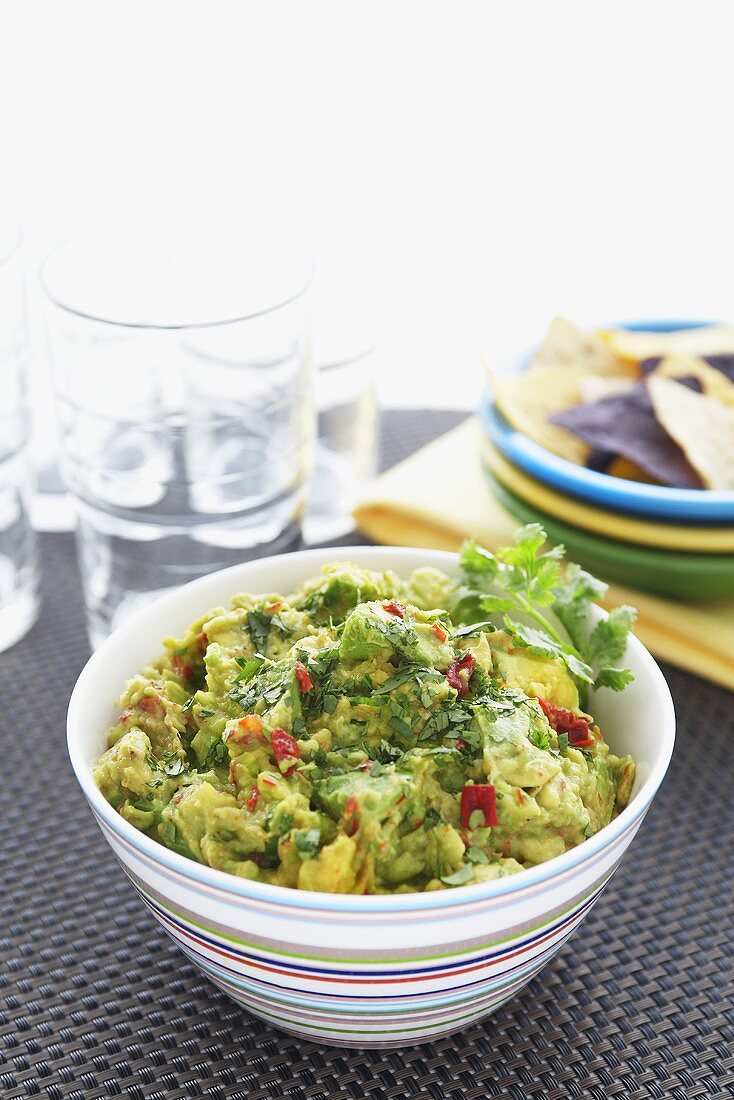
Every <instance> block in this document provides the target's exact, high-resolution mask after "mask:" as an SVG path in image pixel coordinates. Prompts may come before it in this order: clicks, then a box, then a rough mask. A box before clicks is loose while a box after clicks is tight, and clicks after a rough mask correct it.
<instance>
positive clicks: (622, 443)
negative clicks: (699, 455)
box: [552, 379, 701, 489]
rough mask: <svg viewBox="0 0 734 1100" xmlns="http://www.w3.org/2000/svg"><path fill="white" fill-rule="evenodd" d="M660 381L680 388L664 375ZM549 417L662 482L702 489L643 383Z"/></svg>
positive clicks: (599, 448) (693, 470) (678, 384)
mask: <svg viewBox="0 0 734 1100" xmlns="http://www.w3.org/2000/svg"><path fill="white" fill-rule="evenodd" d="M660 381H663V382H666V383H667V384H669V385H675V386H678V387H679V388H681V389H683V388H684V387H682V386H680V383H678V382H669V380H668V379H660ZM552 421H553V423H554V424H557V425H558V426H559V427H563V428H566V429H568V430H569V431H571V432H574V433H575V434H576V435H578V436H579V437H580V438H581V439H583V440H584V441H585V442H586V443H588V444H590V446H591V447H594V448H596V449H598V450H601V451H608V452H611V453H612V454H614V455H617V456H618V457H620V458H625V459H627V460H628V461H629V462H632V463H634V464H635V465H637V466H639V467H640V468H641V469H642V470H644V471H645V473H646V474H649V475H650V476H651V477H653V478H655V480H656V481H660V482H662V484H663V485H672V486H675V487H677V488H684V489H700V488H701V481H700V479H699V477H698V475H697V473H696V471H695V469H694V468H693V467H692V466H691V464H690V463H689V462H688V460H687V458H686V456H685V454H684V453H683V451H682V450H681V448H680V447H679V446H678V444H677V443H676V442H675V440H673V439H671V437H670V436H669V435H668V433H667V432H666V431H665V430H664V428H662V427H661V426H660V424H659V423H658V421H657V419H656V418H655V413H654V411H653V406H652V401H651V399H650V395H649V394H648V392H647V388H646V386H645V384H644V383H643V382H639V383H637V385H635V386H633V387H632V389H630V390H628V391H626V392H625V393H620V394H614V395H612V396H611V397H604V398H602V400H601V401H595V402H592V403H591V404H583V405H576V406H574V407H573V408H569V409H564V410H563V411H562V412H558V413H555V414H553V416H552Z"/></svg>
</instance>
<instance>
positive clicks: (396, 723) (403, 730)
mask: <svg viewBox="0 0 734 1100" xmlns="http://www.w3.org/2000/svg"><path fill="white" fill-rule="evenodd" d="M388 725H389V727H390V729H391V730H395V732H396V733H400V734H402V736H403V737H410V735H411V734H412V732H413V731H412V729H411V728H410V726H409V725H408V723H407V722H405V721H404V720H403V719H402V718H398V717H397V716H395V715H393V717H392V718H391V719H390V721H389V722H388Z"/></svg>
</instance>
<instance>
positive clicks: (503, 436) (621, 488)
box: [479, 320, 734, 523]
mask: <svg viewBox="0 0 734 1100" xmlns="http://www.w3.org/2000/svg"><path fill="white" fill-rule="evenodd" d="M718 323H719V322H714V321H700V320H697V321H624V322H615V324H616V327H619V328H626V329H629V330H631V331H632V332H676V331H678V330H679V329H686V328H707V327H709V326H710V325H712V324H718ZM606 327H613V326H606ZM535 350H536V349H535V348H531V349H529V350H528V351H525V352H523V353H522V355H518V356H516V357H515V358H514V359H511V360H509V361H508V362H507V363H505V364H504V366H503V367H502V368H501V370H502V371H503V372H507V373H512V374H517V373H519V372H521V371H524V370H527V368H528V367H529V366H530V364H531V362H532V360H533V357H534V355H535ZM479 417H480V420H481V422H482V424H483V426H484V429H485V431H486V433H487V435H488V436H489V438H490V439H491V440H492V442H493V443H494V445H495V447H497V448H498V450H500V451H501V452H502V454H504V455H505V457H506V458H508V459H509V460H510V461H511V462H514V463H515V465H516V466H519V467H520V469H522V470H525V471H526V473H528V474H532V476H533V477H535V478H537V479H538V480H539V481H544V482H545V483H546V484H547V485H552V486H553V487H554V488H556V489H560V490H561V491H562V492H564V493H569V494H570V495H571V496H575V497H579V498H580V499H581V500H588V501H591V502H592V503H594V504H597V505H600V506H601V507H603V508H610V509H612V510H614V511H618V512H632V513H634V514H635V515H640V516H648V517H650V516H652V517H657V518H660V519H673V520H677V521H678V522H679V523H734V492H733V491H730V490H727V491H720V490H714V489H670V488H667V487H666V486H664V485H649V484H647V483H645V482H641V481H628V480H626V479H625V478H621V477H612V476H611V475H610V474H602V473H599V472H598V471H596V470H587V469H586V467H585V466H578V465H577V464H576V463H575V462H569V461H568V459H566V458H560V457H559V456H558V455H555V454H553V453H552V452H551V451H547V450H546V449H545V447H541V446H540V444H539V443H534V442H533V440H532V439H528V437H527V436H526V435H523V434H522V432H518V431H516V429H515V428H513V427H512V426H511V425H510V424H508V423H507V421H506V420H505V418H504V416H502V414H501V413H500V412H499V410H498V409H496V408H495V406H494V402H493V401H492V397H491V394H489V393H487V394H486V395H485V397H484V398H483V399H482V403H481V405H480V409H479Z"/></svg>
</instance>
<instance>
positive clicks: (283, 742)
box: [270, 726, 301, 775]
mask: <svg viewBox="0 0 734 1100" xmlns="http://www.w3.org/2000/svg"><path fill="white" fill-rule="evenodd" d="M270 744H271V745H272V748H273V756H274V757H275V759H276V761H277V763H278V767H280V765H281V764H283V763H285V761H286V760H292V761H293V764H292V765H291V766H290V767H289V768H287V769H286V770H285V771H284V772H283V775H290V774H291V773H292V772H294V771H295V769H296V763H295V761H296V760H298V759H299V758H300V756H301V750H300V748H299V747H298V742H297V741H296V739H295V737H291V735H290V734H289V733H288V732H287V730H284V729H281V728H280V726H276V728H275V729H274V730H273V731H272V732H271V734H270ZM280 770H281V771H283V769H282V768H281V769H280Z"/></svg>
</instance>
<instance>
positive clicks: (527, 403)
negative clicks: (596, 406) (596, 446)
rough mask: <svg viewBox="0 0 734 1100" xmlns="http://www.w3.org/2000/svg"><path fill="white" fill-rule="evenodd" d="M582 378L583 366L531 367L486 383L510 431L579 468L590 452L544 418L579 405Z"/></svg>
mask: <svg viewBox="0 0 734 1100" xmlns="http://www.w3.org/2000/svg"><path fill="white" fill-rule="evenodd" d="M585 377H586V369H585V368H583V367H572V366H562V367H559V366H555V367H548V366H544V365H541V364H534V365H533V366H532V367H530V368H529V369H528V370H526V371H522V372H521V373H520V374H499V373H498V374H491V375H490V383H491V386H492V390H493V391H494V399H495V404H496V405H497V408H498V409H499V410H500V412H501V413H502V415H503V416H504V417H505V419H506V420H507V421H508V423H510V424H511V425H512V426H513V428H516V429H517V431H519V432H522V433H523V435H526V436H528V438H529V439H532V440H533V441H534V442H535V443H539V444H540V446H541V447H545V448H546V450H548V451H552V452H553V453H554V454H557V455H560V456H561V458H567V459H568V460H569V461H570V462H578V463H580V464H581V465H583V464H584V463H585V462H586V460H587V458H588V456H589V452H590V448H589V446H588V444H586V443H584V442H583V440H581V439H579V438H578V436H575V435H574V434H573V433H572V432H569V431H566V429H565V428H561V427H559V426H558V425H556V424H549V423H548V417H549V416H552V414H553V413H556V412H560V411H561V409H567V408H568V407H569V406H570V405H577V404H578V403H579V401H580V400H581V389H580V384H581V381H582V380H583V379H584V378H585Z"/></svg>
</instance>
